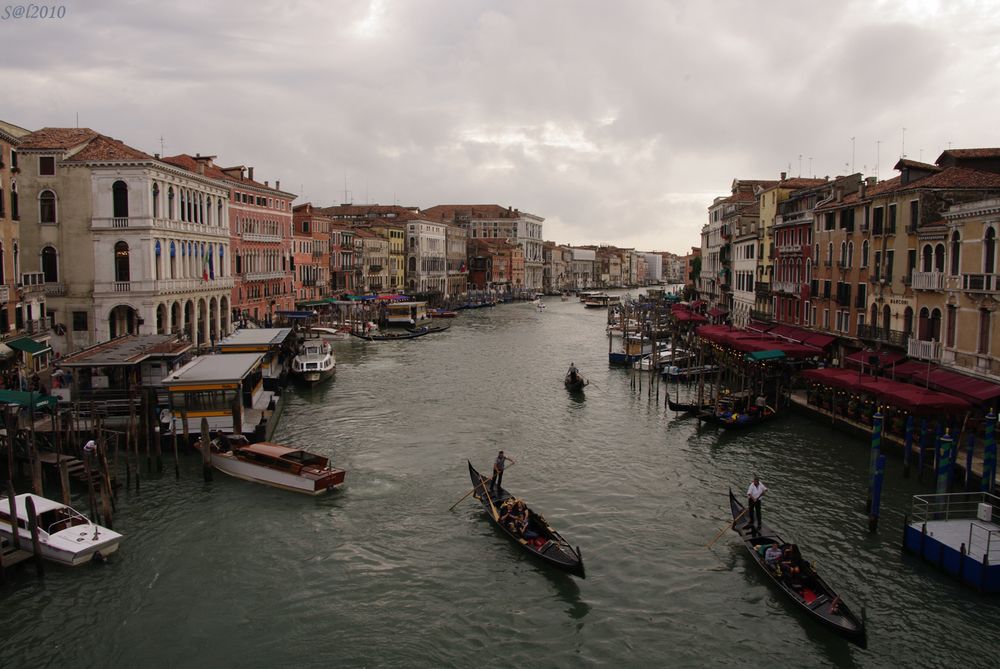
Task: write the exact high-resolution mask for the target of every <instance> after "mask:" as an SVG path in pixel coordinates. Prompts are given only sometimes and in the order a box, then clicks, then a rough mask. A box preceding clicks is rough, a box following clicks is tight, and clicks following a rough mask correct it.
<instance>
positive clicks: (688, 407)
mask: <svg viewBox="0 0 1000 669" xmlns="http://www.w3.org/2000/svg"><path fill="white" fill-rule="evenodd" d="M667 406H668V407H670V410H671V411H682V412H685V413H698V412H701V411H711V410H712V409H714V408H715V407H714V405H712V404H686V403H684V402H675V401H673V400H672V399H670V398H669V397H668V398H667Z"/></svg>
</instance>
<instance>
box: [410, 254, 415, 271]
mask: <svg viewBox="0 0 1000 669" xmlns="http://www.w3.org/2000/svg"><path fill="white" fill-rule="evenodd" d="M409 262H410V270H409V271H410V272H416V271H417V259H416V258H415V257H413V256H410V261H409Z"/></svg>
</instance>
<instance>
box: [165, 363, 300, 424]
mask: <svg viewBox="0 0 1000 669" xmlns="http://www.w3.org/2000/svg"><path fill="white" fill-rule="evenodd" d="M263 359H264V356H263V355H262V354H260V353H230V354H228V355H221V354H216V355H203V356H199V357H197V358H195V359H194V360H192V361H191V362H189V363H188V364H186V365H184V366H183V367H181V368H180V369H178V370H177V371H176V372H174V373H173V374H171V375H170V376H168V377H166V378H165V379H163V386H164V389H165V390H166V391H167V395H168V404H167V405H168V407H169V408H168V409H166V410H164V411H163V412H162V413H161V420H162V421H163V422H164V423H167V424H168V425H167V427H166V428H165V429H164V431H163V433H164V434H167V433H170V434H173V433H174V431H176V432H177V433H178V434H180V433H181V431H182V430H183V422H182V421H183V417H184V416H185V415H186V416H187V419H188V430H189V433H190V434H191V435H196V434H197V433H198V431H199V430H200V425H201V419H202V418H206V419H207V420H208V427H209V429H210V430H212V431H218V432H224V433H227V434H232V433H236V432H240V433H244V434H247V435H250V436H251V439H252V440H261V439H266V438H267V437H268V436H270V434H271V432H272V431H273V430H274V426H275V424H276V423H277V418H278V414H279V413H280V412H281V396H280V395H278V394H277V393H275V392H274V391H270V390H265V388H264V370H263ZM234 428H237V429H234Z"/></svg>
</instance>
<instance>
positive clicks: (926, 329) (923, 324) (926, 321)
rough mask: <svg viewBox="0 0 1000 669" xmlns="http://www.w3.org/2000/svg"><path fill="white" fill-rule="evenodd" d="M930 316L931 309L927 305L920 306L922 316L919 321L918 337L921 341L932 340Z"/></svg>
mask: <svg viewBox="0 0 1000 669" xmlns="http://www.w3.org/2000/svg"><path fill="white" fill-rule="evenodd" d="M930 316H931V311H930V309H928V308H927V307H921V308H920V318H919V320H918V322H917V339H919V340H920V341H929V340H930V333H931V327H930Z"/></svg>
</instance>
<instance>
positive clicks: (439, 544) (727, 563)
mask: <svg viewBox="0 0 1000 669" xmlns="http://www.w3.org/2000/svg"><path fill="white" fill-rule="evenodd" d="M547 304H548V308H547V309H546V310H544V311H538V310H536V309H535V308H534V307H532V306H531V305H529V304H511V305H503V306H500V307H497V308H495V309H486V310H478V311H466V312H463V313H462V314H461V315H460V316H459V318H457V319H455V320H454V321H453V323H452V325H453V326H452V328H451V329H450V330H449V331H448V332H445V333H442V334H437V335H432V336H428V337H423V338H421V339H416V340H411V341H402V342H362V341H360V340H356V341H347V342H342V343H337V344H336V345H335V347H336V355H337V360H338V366H337V374H336V377H335V378H334V379H333V380H332V381H331V382H329V383H327V384H326V385H323V386H321V387H318V388H313V389H303V388H292V389H290V391H289V393H288V396H287V398H286V399H287V402H286V408H285V412H284V415H283V417H282V419H281V425H280V426H279V429H278V432H277V433H276V438H277V439H278V440H281V441H285V442H289V443H293V444H296V445H298V446H301V447H304V448H307V449H310V450H315V451H318V452H321V453H324V454H327V455H329V456H330V457H331V458H332V460H333V462H334V463H335V464H336V465H338V466H341V467H344V468H345V469H347V470H348V475H347V481H346V484H345V486H344V487H343V488H342V489H340V490H338V491H337V492H335V493H334V494H332V495H330V496H327V497H324V498H319V499H311V498H305V497H302V496H298V495H294V494H290V493H285V492H282V491H278V490H272V489H270V488H265V487H262V486H258V485H253V484H250V483H246V482H243V481H239V480H235V479H230V478H227V477H226V476H224V475H223V474H221V473H216V474H215V481H214V482H213V483H211V484H205V483H203V482H202V480H201V473H200V462H199V461H198V460H197V459H196V458H195V457H194V456H193V455H191V454H188V455H186V456H182V462H181V479H180V480H179V481H177V480H175V479H174V476H173V472H172V467H171V466H170V464H171V463H170V462H169V460H168V463H167V465H168V466H167V470H168V474H167V475H165V476H163V477H162V478H154V479H145V480H144V481H143V486H142V490H141V493H140V494H136V493H135V492H134V491H131V492H123V493H122V494H121V496H120V498H119V503H118V504H119V511H118V514H117V517H116V527H115V529H116V530H119V531H121V532H123V533H124V534H125V535H126V538H125V540H124V543H123V544H122V547H121V550H120V551H119V552H118V553H117V554H116V555H115V556H113V559H112V560H111V561H110V562H108V563H107V564H103V565H102V564H93V565H88V566H84V567H80V568H75V569H67V568H56V567H50V568H49V569H48V571H47V573H46V577H45V580H44V581H43V582H39V581H38V580H37V579H36V578H35V577H34V575H33V570H31V569H22V570H18V571H17V572H16V573H15V578H14V579H13V583H12V584H8V586H7V587H6V588H4V589H3V590H0V630H2V633H0V665H2V666H3V667H5V668H7V667H10V668H20V667H42V666H53V667H63V666H67V667H69V666H73V667H110V666H116V667H274V666H303V667H312V666H317V667H318V666H323V667H328V666H338V667H339V666H345V667H360V666H367V667H476V668H481V667H522V666H537V667H587V666H615V667H661V666H662V667H667V666H692V667H700V666H748V665H750V666H757V665H767V666H774V667H822V666H847V667H850V666H857V667H883V666H907V667H942V666H959V665H961V666H996V662H997V654H998V650H1000V644H998V642H997V640H996V639H997V636H996V629H997V625H998V623H1000V610H998V607H997V600H996V599H990V598H986V597H982V596H980V595H978V594H976V593H975V592H973V591H971V590H968V589H966V588H964V587H962V586H960V585H959V584H958V583H956V582H954V581H952V580H950V579H949V578H948V577H946V576H944V575H943V574H941V573H939V572H937V571H935V570H934V569H932V568H930V567H927V566H925V565H924V564H922V563H921V562H919V561H918V560H916V559H914V558H912V557H910V556H905V555H903V554H902V553H901V551H900V540H901V535H902V523H903V518H904V514H905V513H906V512H907V510H908V508H909V500H910V496H911V495H913V494H915V493H919V492H921V491H929V490H930V489H931V487H932V486H933V482H932V481H931V477H929V476H927V477H925V479H924V481H923V482H922V483H921V482H918V481H917V480H916V477H915V476H914V477H911V478H909V479H904V478H903V477H902V475H901V464H900V463H899V461H898V460H890V461H889V463H888V467H887V468H888V472H887V475H886V489H885V494H884V502H883V504H884V510H883V517H882V523H881V528H880V530H879V532H878V533H877V534H874V535H872V534H869V533H868V532H867V521H866V518H865V517H864V516H863V515H862V514H861V513H860V512H859V510H860V509H861V507H862V506H863V503H864V497H865V486H866V476H867V462H868V454H867V451H866V448H865V445H864V444H863V443H861V442H859V441H858V440H856V439H854V438H851V437H848V436H845V435H841V434H838V433H836V432H833V431H831V430H830V429H829V428H828V427H827V426H825V425H822V424H820V423H815V422H812V421H810V420H809V419H807V418H803V417H799V416H789V417H787V418H784V419H782V420H779V421H776V422H774V423H773V424H771V425H768V426H767V427H765V428H764V429H762V431H758V432H747V433H745V434H729V433H723V432H720V431H718V430H717V429H714V428H699V426H698V425H697V424H696V421H694V420H692V419H690V418H678V417H676V416H675V415H674V414H673V413H672V412H669V411H668V410H667V409H666V408H665V407H664V406H663V404H664V401H663V400H664V396H663V394H662V393H663V392H664V389H663V388H661V395H660V398H659V400H658V401H657V399H656V398H655V396H654V397H653V398H650V397H649V394H648V392H647V386H646V385H644V386H643V387H642V389H641V392H640V391H638V390H635V389H633V388H632V386H631V384H630V377H629V373H628V372H626V371H625V370H622V369H615V368H609V367H608V364H607V350H608V345H607V339H606V338H605V336H604V319H605V313H604V312H601V311H594V310H587V309H584V307H583V306H582V305H581V304H580V303H579V302H578V301H576V300H572V301H568V302H560V301H559V300H558V299H554V300H553V299H550V300H549V301H548V303H547ZM571 361H572V362H575V363H576V365H577V366H578V367H579V368H580V370H581V371H582V372H583V373H584V374H585V375H586V376H588V377H589V378H590V379H591V380H592V383H591V385H590V387H589V388H588V389H587V392H586V396H585V397H583V398H580V397H574V396H571V395H569V394H568V393H567V392H566V391H565V390H564V388H563V387H562V378H563V374H564V373H565V370H566V368H567V366H568V365H569V363H570V362H571ZM671 392H673V388H672V389H671ZM499 448H503V449H505V450H506V451H507V453H508V454H510V455H512V456H513V457H514V458H515V459H516V460H517V464H516V465H515V466H513V467H512V468H511V469H510V470H509V471H508V472H507V474H506V476H505V479H504V483H505V486H506V487H507V488H509V489H510V490H511V491H512V492H514V493H515V494H518V495H521V496H523V497H524V498H526V499H527V501H528V503H529V504H530V505H531V506H532V507H533V508H535V509H537V510H539V511H542V512H544V514H545V516H546V517H547V518H548V519H549V521H550V522H551V523H552V524H553V525H554V526H555V527H556V528H557V529H559V530H560V531H561V532H562V534H563V535H564V536H565V537H567V538H568V539H569V540H570V541H572V542H573V543H574V544H576V545H579V546H580V548H581V550H582V552H583V557H584V560H585V562H586V567H587V578H586V580H580V579H576V578H574V577H570V576H566V575H563V574H561V573H557V572H554V571H552V570H551V569H549V568H547V567H545V566H543V565H540V564H538V563H536V562H535V561H533V560H531V559H529V558H528V557H526V556H525V555H523V554H522V553H521V552H520V551H519V550H517V549H516V548H515V547H514V546H512V545H511V544H510V543H509V541H508V540H507V539H506V538H505V537H503V536H501V535H500V534H498V533H497V532H496V531H495V530H494V529H493V527H492V526H491V525H490V523H489V522H488V520H487V519H486V517H485V515H484V514H483V512H482V510H481V508H480V506H479V504H478V503H477V502H475V501H474V500H472V499H471V498H470V499H467V500H465V501H463V502H462V503H460V504H459V505H458V506H457V507H456V508H455V510H454V511H449V510H448V507H449V506H451V504H452V503H454V502H455V501H456V500H457V499H458V498H459V497H461V496H462V494H464V493H465V492H467V491H468V490H469V488H470V484H469V477H468V473H467V467H466V459H467V458H469V459H471V460H472V461H473V463H474V464H475V465H477V466H478V467H479V468H480V469H481V470H484V471H486V470H488V468H489V466H490V461H491V458H492V457H494V456H495V454H496V451H497V450H498V449H499ZM753 472H759V473H760V475H761V478H762V480H763V481H764V482H765V483H766V484H767V485H768V486H769V488H770V492H769V493H768V495H767V497H766V498H765V504H764V516H765V518H766V520H767V521H768V523H769V524H771V525H772V526H774V527H775V528H776V529H777V530H778V531H779V532H780V533H782V534H783V535H784V536H785V538H786V539H787V540H791V541H795V542H797V543H798V544H799V545H800V546H801V548H802V551H803V553H804V554H805V556H806V557H807V558H809V559H812V560H813V561H814V562H815V563H816V564H817V565H818V567H819V569H820V571H821V573H823V574H824V575H825V576H826V577H827V579H828V581H830V582H831V583H832V584H833V585H834V587H836V588H838V589H839V590H840V592H841V594H842V596H844V598H845V599H846V601H847V602H848V603H849V604H850V605H851V606H852V607H854V608H855V609H860V608H861V607H862V606H863V607H865V608H866V610H867V614H868V624H869V648H868V650H861V649H859V648H857V647H854V646H851V645H849V644H847V643H846V642H845V641H842V640H841V639H839V638H838V637H836V636H834V635H832V634H831V633H829V632H827V631H826V630H824V629H820V628H818V627H816V626H815V625H814V624H812V623H811V621H808V620H805V619H803V617H802V616H801V615H800V614H799V613H797V612H796V611H794V610H793V609H792V608H791V606H790V605H789V604H788V603H787V602H786V601H785V600H784V599H783V598H782V596H781V595H780V594H779V593H778V592H777V591H776V590H775V589H774V588H772V587H771V586H770V585H769V584H768V583H767V582H766V581H765V579H764V578H763V577H762V575H761V574H759V573H758V571H757V567H756V566H755V565H754V564H752V563H751V562H750V561H749V558H748V557H747V556H746V554H745V552H744V549H743V547H742V545H741V544H739V543H737V541H736V538H735V534H733V533H731V532H730V533H728V535H727V536H724V537H723V538H722V539H721V540H720V541H719V542H718V543H717V544H716V545H715V546H714V548H713V549H712V550H707V549H706V548H705V544H706V543H707V542H708V541H709V540H710V539H711V538H712V537H713V536H714V535H715V534H716V532H717V531H718V530H719V528H720V527H722V526H723V525H724V524H725V522H726V520H727V516H728V515H729V509H728V504H727V498H726V491H727V489H728V488H729V487H730V486H733V487H734V488H735V489H738V490H745V489H746V486H747V484H748V482H749V479H750V476H751V475H752V473H753ZM53 493H54V490H53ZM76 502H77V506H78V507H79V508H82V509H84V508H86V503H85V501H84V500H83V498H82V497H77V499H76Z"/></svg>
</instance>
